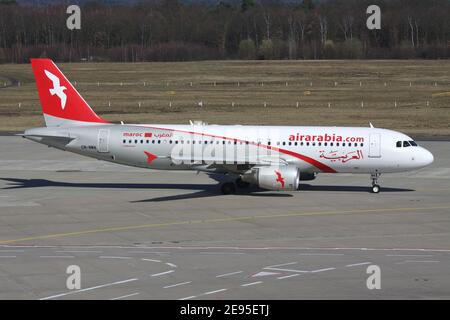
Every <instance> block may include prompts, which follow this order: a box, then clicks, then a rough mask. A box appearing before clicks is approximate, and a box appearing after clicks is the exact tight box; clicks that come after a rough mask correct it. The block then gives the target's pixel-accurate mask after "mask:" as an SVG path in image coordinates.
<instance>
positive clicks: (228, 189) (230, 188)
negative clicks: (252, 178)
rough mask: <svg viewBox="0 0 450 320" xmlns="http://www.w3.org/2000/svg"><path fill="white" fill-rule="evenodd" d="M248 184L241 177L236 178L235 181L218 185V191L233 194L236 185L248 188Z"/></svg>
mask: <svg viewBox="0 0 450 320" xmlns="http://www.w3.org/2000/svg"><path fill="white" fill-rule="evenodd" d="M249 186H250V183H248V182H246V181H244V180H242V179H241V178H237V179H236V181H235V182H234V183H233V182H225V183H224V184H222V186H221V187H220V191H222V193H223V194H235V193H236V187H238V188H241V189H244V188H248V187H249Z"/></svg>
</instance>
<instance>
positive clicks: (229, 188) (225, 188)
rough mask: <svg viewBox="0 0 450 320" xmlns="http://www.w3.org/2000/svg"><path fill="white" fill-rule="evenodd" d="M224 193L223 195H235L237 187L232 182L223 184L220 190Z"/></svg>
mask: <svg viewBox="0 0 450 320" xmlns="http://www.w3.org/2000/svg"><path fill="white" fill-rule="evenodd" d="M220 190H221V191H222V194H235V193H236V187H235V185H234V183H232V182H226V183H224V184H222V187H221V188H220Z"/></svg>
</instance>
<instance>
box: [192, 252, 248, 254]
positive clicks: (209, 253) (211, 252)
mask: <svg viewBox="0 0 450 320" xmlns="http://www.w3.org/2000/svg"><path fill="white" fill-rule="evenodd" d="M199 253H200V254H245V252H199Z"/></svg>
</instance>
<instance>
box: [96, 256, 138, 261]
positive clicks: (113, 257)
mask: <svg viewBox="0 0 450 320" xmlns="http://www.w3.org/2000/svg"><path fill="white" fill-rule="evenodd" d="M99 258H100V259H123V260H126V259H133V258H132V257H115V256H100V257H99Z"/></svg>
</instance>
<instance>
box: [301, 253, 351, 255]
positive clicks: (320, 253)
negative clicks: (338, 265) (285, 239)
mask: <svg viewBox="0 0 450 320" xmlns="http://www.w3.org/2000/svg"><path fill="white" fill-rule="evenodd" d="M298 255H299V256H344V255H345V254H343V253H299V254H298Z"/></svg>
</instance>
